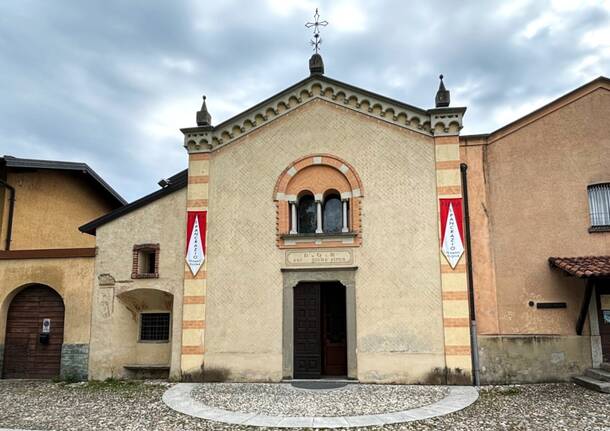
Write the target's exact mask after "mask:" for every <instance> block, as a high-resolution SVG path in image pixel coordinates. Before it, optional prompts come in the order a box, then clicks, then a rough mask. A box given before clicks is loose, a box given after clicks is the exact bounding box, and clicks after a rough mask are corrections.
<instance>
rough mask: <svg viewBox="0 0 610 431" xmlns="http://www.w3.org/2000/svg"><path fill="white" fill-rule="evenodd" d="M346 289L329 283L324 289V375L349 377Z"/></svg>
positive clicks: (337, 284)
mask: <svg viewBox="0 0 610 431" xmlns="http://www.w3.org/2000/svg"><path fill="white" fill-rule="evenodd" d="M346 329H347V328H346V319H345V287H343V285H341V284H339V283H328V284H325V285H324V286H323V287H322V345H323V351H322V357H323V358H324V362H323V367H322V374H324V375H326V376H346V375H347V340H346V338H347V337H346V334H347V330H346Z"/></svg>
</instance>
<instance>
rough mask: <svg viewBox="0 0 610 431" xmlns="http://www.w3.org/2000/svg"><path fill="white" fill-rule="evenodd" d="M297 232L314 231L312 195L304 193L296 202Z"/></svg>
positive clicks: (314, 205) (314, 212)
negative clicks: (297, 202)
mask: <svg viewBox="0 0 610 431" xmlns="http://www.w3.org/2000/svg"><path fill="white" fill-rule="evenodd" d="M297 208H298V220H297V232H298V233H315V232H316V202H315V200H314V197H313V195H310V194H306V195H304V196H301V198H299V204H298V207H297Z"/></svg>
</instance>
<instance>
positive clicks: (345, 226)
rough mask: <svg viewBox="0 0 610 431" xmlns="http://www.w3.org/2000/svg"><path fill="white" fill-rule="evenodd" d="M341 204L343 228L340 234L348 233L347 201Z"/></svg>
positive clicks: (344, 200)
mask: <svg viewBox="0 0 610 431" xmlns="http://www.w3.org/2000/svg"><path fill="white" fill-rule="evenodd" d="M341 203H342V204H343V227H342V228H341V232H349V226H348V225H347V199H343V200H342V201H341Z"/></svg>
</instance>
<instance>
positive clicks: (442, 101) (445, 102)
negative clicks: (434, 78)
mask: <svg viewBox="0 0 610 431" xmlns="http://www.w3.org/2000/svg"><path fill="white" fill-rule="evenodd" d="M438 77H439V79H440V80H441V82H440V84H439V86H438V91H437V92H436V107H437V108H446V107H447V106H449V102H450V100H451V98H450V94H449V90H447V89H446V88H445V84H444V83H443V74H440V75H439V76H438Z"/></svg>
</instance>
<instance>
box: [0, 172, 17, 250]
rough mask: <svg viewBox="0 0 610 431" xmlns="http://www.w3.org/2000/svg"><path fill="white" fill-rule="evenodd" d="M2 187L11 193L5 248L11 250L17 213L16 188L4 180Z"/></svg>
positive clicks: (0, 183)
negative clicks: (14, 218)
mask: <svg viewBox="0 0 610 431" xmlns="http://www.w3.org/2000/svg"><path fill="white" fill-rule="evenodd" d="M0 185H2V186H4V187H6V188H7V189H8V190H9V192H10V196H9V198H8V202H9V203H8V205H9V206H8V228H7V230H6V244H5V246H4V249H5V250H10V249H11V240H12V236H13V213H14V211H15V188H14V187H13V186H11V185H10V184H9V183H7V182H6V181H4V180H2V179H0Z"/></svg>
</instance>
